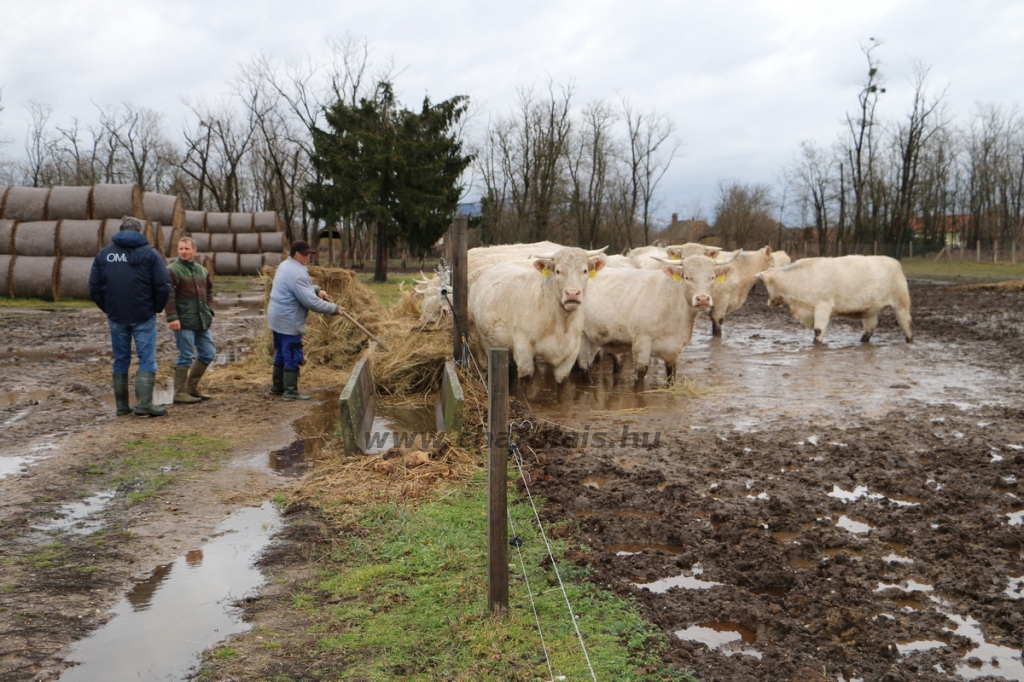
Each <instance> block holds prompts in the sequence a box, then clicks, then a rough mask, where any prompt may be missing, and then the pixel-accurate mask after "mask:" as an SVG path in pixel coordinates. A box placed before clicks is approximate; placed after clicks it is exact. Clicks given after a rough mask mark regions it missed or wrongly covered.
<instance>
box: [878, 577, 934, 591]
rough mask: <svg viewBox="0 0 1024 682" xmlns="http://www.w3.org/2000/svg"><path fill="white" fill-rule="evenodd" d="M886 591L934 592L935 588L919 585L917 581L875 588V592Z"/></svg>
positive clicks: (879, 584) (906, 581)
mask: <svg viewBox="0 0 1024 682" xmlns="http://www.w3.org/2000/svg"><path fill="white" fill-rule="evenodd" d="M886 590H899V591H900V592H934V591H935V588H934V587H932V586H931V585H926V584H924V583H919V582H917V581H916V580H904V581H903V582H902V583H878V587H876V588H875V592H885V591H886Z"/></svg>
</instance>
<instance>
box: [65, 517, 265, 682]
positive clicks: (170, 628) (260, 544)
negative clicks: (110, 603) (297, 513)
mask: <svg viewBox="0 0 1024 682" xmlns="http://www.w3.org/2000/svg"><path fill="white" fill-rule="evenodd" d="M280 526H281V519H280V514H279V513H278V511H277V509H275V508H274V506H273V505H272V504H271V503H270V502H264V503H263V505H262V506H260V507H246V508H243V509H240V510H239V511H237V512H235V513H234V514H232V515H231V516H229V517H228V518H227V519H225V520H224V521H223V522H221V524H220V525H219V526H218V528H217V533H216V536H215V537H214V539H213V540H211V541H210V542H208V543H206V544H205V545H203V546H202V547H201V548H199V549H195V550H192V551H190V552H188V553H187V554H185V555H184V556H182V557H179V558H178V559H177V560H175V561H174V562H172V563H168V564H164V565H163V566H160V567H158V568H157V569H156V570H155V571H154V572H153V573H152V574H151V575H150V577H149V578H148V579H147V580H145V581H142V582H139V583H137V584H136V585H135V587H134V588H132V590H131V591H130V592H129V593H128V594H127V595H126V596H125V598H124V599H122V600H121V601H120V602H119V603H118V604H117V606H116V607H115V608H114V617H113V619H112V620H110V621H109V622H108V623H107V624H106V625H105V626H103V627H101V628H100V629H99V630H97V631H96V632H95V633H93V634H92V635H91V636H89V637H87V638H86V639H84V640H82V641H81V642H79V643H78V645H77V646H76V647H75V648H74V650H73V651H72V652H71V653H70V654H69V655H68V657H67V660H69V661H75V662H78V663H80V664H81V665H77V666H75V667H73V668H69V669H67V670H66V671H65V672H64V674H63V675H61V677H60V680H61V681H62V682H96V681H97V680H103V681H104V682H122V681H123V682H128V681H129V680H130V681H133V682H138V681H140V680H141V681H147V680H152V681H160V682H166V681H167V680H183V679H185V677H186V675H187V674H188V671H189V670H190V669H191V668H193V667H194V666H195V665H196V664H197V663H198V662H199V655H200V654H201V652H202V651H203V650H204V649H206V648H207V647H210V646H212V645H214V644H216V643H217V642H219V641H222V640H224V639H225V638H226V637H228V636H229V635H232V634H235V633H238V632H243V631H245V630H248V629H249V627H250V626H249V625H248V624H247V623H244V622H242V621H241V618H240V614H236V613H234V612H233V609H232V603H233V602H234V601H236V600H238V599H241V598H243V597H244V596H245V595H246V594H247V593H249V592H251V591H252V590H254V589H256V588H258V587H259V586H260V585H262V584H263V582H264V580H263V576H262V575H261V574H260V572H259V571H258V570H257V569H256V568H255V567H254V566H253V562H254V561H255V560H256V558H257V557H258V556H259V554H260V552H262V551H263V550H264V549H265V548H266V547H267V545H269V544H270V541H271V537H272V536H273V534H274V533H275V532H276V531H277V530H278V528H279V527H280Z"/></svg>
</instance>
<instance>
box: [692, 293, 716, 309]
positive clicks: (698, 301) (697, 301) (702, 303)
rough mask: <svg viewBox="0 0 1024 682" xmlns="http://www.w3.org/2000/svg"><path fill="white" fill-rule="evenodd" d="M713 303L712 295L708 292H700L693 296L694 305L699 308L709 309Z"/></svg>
mask: <svg viewBox="0 0 1024 682" xmlns="http://www.w3.org/2000/svg"><path fill="white" fill-rule="evenodd" d="M712 305H713V303H712V302H711V297H710V296H709V295H707V294H700V295H698V296H694V297H693V307H694V308H697V309H698V310H707V309H708V308H710V307H711V306H712Z"/></svg>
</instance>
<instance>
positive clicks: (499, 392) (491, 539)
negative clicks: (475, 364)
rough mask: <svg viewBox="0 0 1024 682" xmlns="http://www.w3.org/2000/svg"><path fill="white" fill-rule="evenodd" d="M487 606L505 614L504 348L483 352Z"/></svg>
mask: <svg viewBox="0 0 1024 682" xmlns="http://www.w3.org/2000/svg"><path fill="white" fill-rule="evenodd" d="M487 383H488V386H489V387H490V390H489V394H488V397H487V403H488V405H487V441H488V448H487V449H488V455H487V608H488V609H489V610H490V612H491V613H492V614H494V615H499V616H500V615H505V614H507V613H508V351H507V350H506V349H504V348H491V349H489V350H488V351H487Z"/></svg>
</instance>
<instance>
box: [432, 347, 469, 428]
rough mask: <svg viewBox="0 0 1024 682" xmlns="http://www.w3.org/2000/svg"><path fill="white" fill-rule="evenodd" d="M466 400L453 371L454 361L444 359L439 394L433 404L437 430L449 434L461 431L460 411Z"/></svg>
mask: <svg viewBox="0 0 1024 682" xmlns="http://www.w3.org/2000/svg"><path fill="white" fill-rule="evenodd" d="M465 404H466V400H465V398H464V397H463V394H462V384H460V383H459V375H458V374H456V372H455V363H454V362H453V361H452V360H445V363H444V374H442V375H441V394H440V395H439V396H438V398H437V403H435V405H434V416H435V420H436V423H437V430H438V431H444V432H445V433H447V434H448V435H450V436H458V435H459V434H460V433H462V411H463V408H464V407H465Z"/></svg>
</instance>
